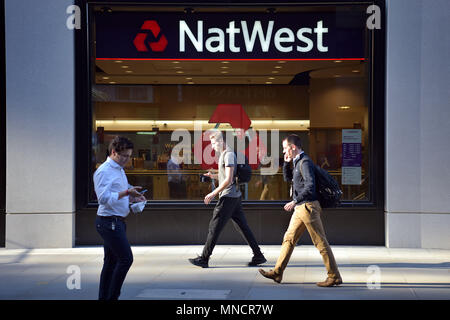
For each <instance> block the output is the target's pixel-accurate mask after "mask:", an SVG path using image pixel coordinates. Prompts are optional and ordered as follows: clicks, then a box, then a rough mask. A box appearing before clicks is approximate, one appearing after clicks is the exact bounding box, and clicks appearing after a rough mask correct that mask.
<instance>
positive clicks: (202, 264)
mask: <svg viewBox="0 0 450 320" xmlns="http://www.w3.org/2000/svg"><path fill="white" fill-rule="evenodd" d="M188 260H189V262H190V263H192V264H193V265H194V266H198V267H202V268H208V260H207V259H204V258H202V257H200V256H198V257H197V258H194V259H188Z"/></svg>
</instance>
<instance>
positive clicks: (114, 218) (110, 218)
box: [99, 216, 125, 222]
mask: <svg viewBox="0 0 450 320" xmlns="http://www.w3.org/2000/svg"><path fill="white" fill-rule="evenodd" d="M99 217H100V218H101V219H106V220H115V221H117V220H120V221H123V222H125V218H124V217H121V216H99Z"/></svg>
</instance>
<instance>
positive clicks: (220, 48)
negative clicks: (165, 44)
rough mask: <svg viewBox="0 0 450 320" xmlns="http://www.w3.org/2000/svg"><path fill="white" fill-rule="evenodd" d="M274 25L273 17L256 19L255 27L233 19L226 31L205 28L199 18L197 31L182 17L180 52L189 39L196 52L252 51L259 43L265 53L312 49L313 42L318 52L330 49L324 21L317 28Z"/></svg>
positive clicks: (307, 50) (183, 49)
mask: <svg viewBox="0 0 450 320" xmlns="http://www.w3.org/2000/svg"><path fill="white" fill-rule="evenodd" d="M274 24H275V23H274V21H272V20H270V21H268V22H267V23H266V24H265V25H264V26H263V24H262V23H261V21H260V20H256V21H254V22H253V26H249V25H248V24H247V21H244V20H242V21H240V22H239V23H238V24H237V23H236V21H230V22H229V23H228V27H227V28H225V30H223V29H222V28H218V27H214V28H208V29H207V30H204V21H203V20H198V21H197V28H196V29H197V32H196V33H195V32H194V31H192V28H191V27H190V26H189V25H188V24H187V22H186V21H185V20H180V21H179V51H180V52H185V51H186V45H187V43H188V41H189V42H190V44H191V45H192V46H193V48H195V50H196V51H197V52H203V51H204V50H206V51H208V52H226V51H229V52H234V53H236V52H241V50H242V51H244V50H245V52H253V51H254V50H256V49H255V48H256V46H255V44H256V43H258V44H259V45H258V46H257V47H258V48H260V50H261V51H262V52H268V51H269V50H270V49H271V48H272V47H273V46H274V47H275V49H276V50H277V51H279V52H283V53H286V52H293V51H297V52H309V51H311V50H313V49H314V42H315V43H316V48H317V50H318V51H320V52H328V47H327V46H326V45H325V44H324V35H325V34H326V33H328V28H325V26H324V23H323V21H322V20H321V21H318V22H317V24H316V26H315V28H308V27H303V28H299V29H297V30H292V29H291V28H288V27H284V28H279V29H277V30H274ZM237 25H239V26H240V27H238V26H237ZM313 34H315V35H313ZM226 38H228V40H226ZM314 40H315V41H314Z"/></svg>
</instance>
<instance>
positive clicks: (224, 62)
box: [221, 61, 230, 63]
mask: <svg viewBox="0 0 450 320" xmlns="http://www.w3.org/2000/svg"><path fill="white" fill-rule="evenodd" d="M221 63H230V61H222V62H221Z"/></svg>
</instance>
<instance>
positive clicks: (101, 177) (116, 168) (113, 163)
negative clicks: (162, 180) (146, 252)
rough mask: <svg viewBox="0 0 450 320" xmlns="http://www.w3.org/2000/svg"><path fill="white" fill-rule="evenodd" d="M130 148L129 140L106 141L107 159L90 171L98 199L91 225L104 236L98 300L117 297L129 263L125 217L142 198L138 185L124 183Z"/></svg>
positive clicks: (143, 199) (118, 138) (131, 261)
mask: <svg viewBox="0 0 450 320" xmlns="http://www.w3.org/2000/svg"><path fill="white" fill-rule="evenodd" d="M132 152H133V143H132V142H131V141H130V140H128V139H127V138H124V137H115V138H114V139H113V141H112V142H111V144H110V145H109V157H108V159H107V160H106V161H105V162H104V163H103V164H102V165H100V167H98V169H97V170H96V171H95V173H94V187H95V193H96V194H97V199H98V204H99V206H98V210H97V218H96V220H95V226H96V229H97V232H98V233H99V234H100V236H101V237H102V238H103V240H104V245H103V247H104V251H105V257H104V262H103V269H102V273H101V275H100V287H99V296H98V297H99V300H117V299H118V298H119V295H120V289H121V288H122V284H123V281H124V280H125V277H126V275H127V272H128V270H129V269H130V267H131V264H132V263H133V253H132V252H131V247H130V244H129V243H128V239H127V234H126V224H125V218H126V216H127V215H128V213H129V212H130V209H129V204H130V201H131V202H135V201H146V199H145V197H144V196H143V195H142V194H140V193H139V191H138V190H139V189H141V187H133V186H130V185H129V184H128V180H127V177H126V175H125V171H124V170H123V167H124V166H125V164H126V163H127V162H128V160H129V159H130V157H131V154H132Z"/></svg>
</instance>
